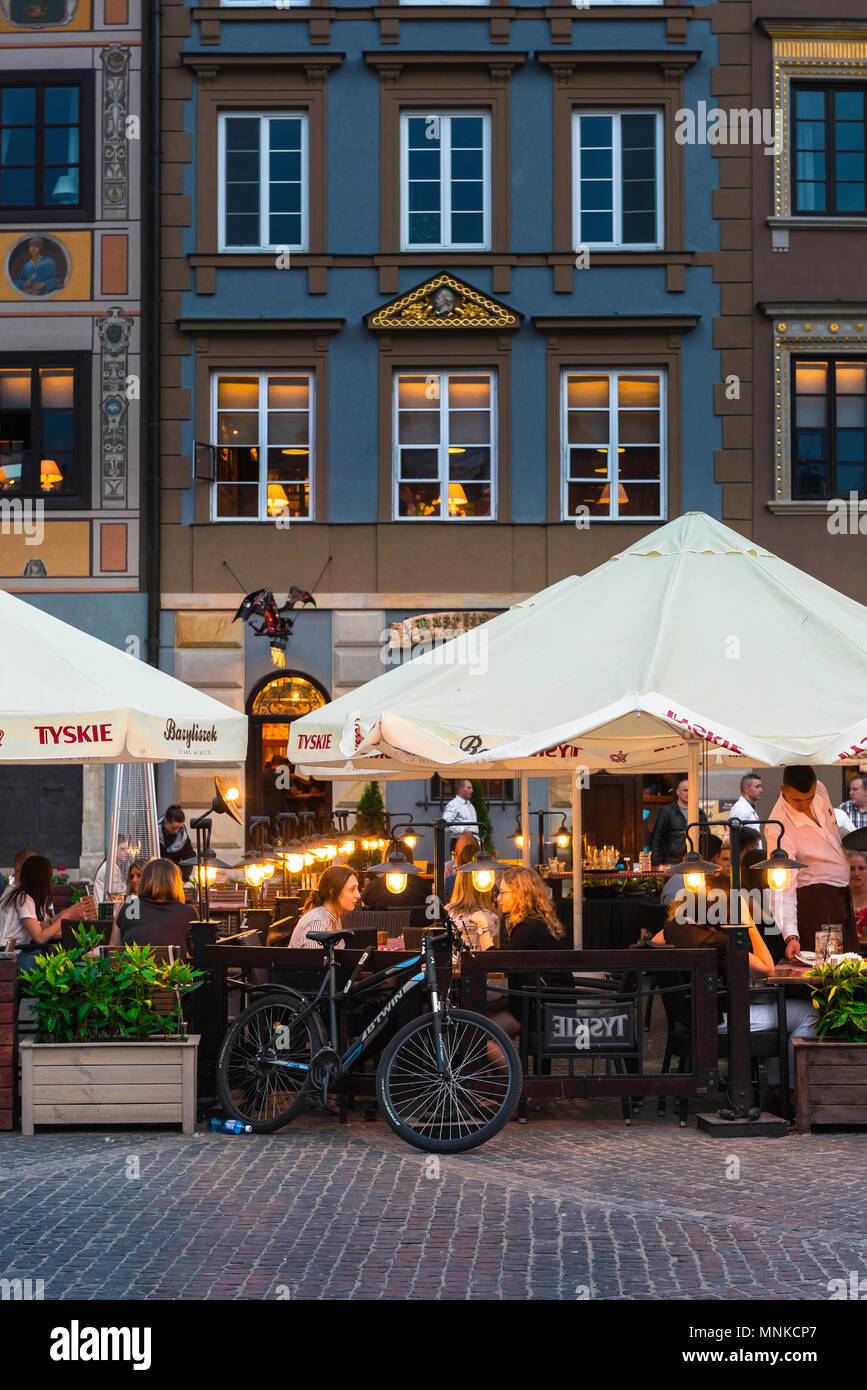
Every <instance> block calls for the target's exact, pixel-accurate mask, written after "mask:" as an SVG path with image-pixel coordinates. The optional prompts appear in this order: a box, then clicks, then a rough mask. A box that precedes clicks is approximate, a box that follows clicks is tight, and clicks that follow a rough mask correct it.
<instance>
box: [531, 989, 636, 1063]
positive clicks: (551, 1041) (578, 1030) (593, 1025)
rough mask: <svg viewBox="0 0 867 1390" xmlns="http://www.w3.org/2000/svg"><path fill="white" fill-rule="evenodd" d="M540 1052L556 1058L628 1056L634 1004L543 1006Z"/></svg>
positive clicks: (582, 1002)
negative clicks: (617, 1053) (542, 1041)
mask: <svg viewBox="0 0 867 1390" xmlns="http://www.w3.org/2000/svg"><path fill="white" fill-rule="evenodd" d="M543 1007H544V1015H545V1039H544V1044H543V1050H544V1051H545V1052H546V1053H551V1054H553V1055H555V1056H564V1055H569V1054H574V1053H575V1052H576V1051H578V1052H585V1053H587V1054H589V1055H590V1056H592V1055H593V1054H594V1053H611V1052H629V1051H632V1050H633V1049H634V1048H635V1026H634V1007H633V1001H632V1000H629V1001H624V1002H623V1003H618V1002H614V1003H612V1002H610V1001H607V1002H605V1003H601V1002H597V1001H596V1000H593V1001H585V1000H582V999H579V1000H577V1002H576V1001H574V1000H569V1001H568V1002H567V1001H566V1000H564V1001H563V1002H562V1003H545V1004H544V1006H543Z"/></svg>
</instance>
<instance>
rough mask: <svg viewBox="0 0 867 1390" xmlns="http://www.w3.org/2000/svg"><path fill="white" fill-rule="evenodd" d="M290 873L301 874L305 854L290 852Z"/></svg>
mask: <svg viewBox="0 0 867 1390" xmlns="http://www.w3.org/2000/svg"><path fill="white" fill-rule="evenodd" d="M287 863H288V868H289V872H290V874H300V872H301V870H302V869H303V868H304V855H303V854H290V855H289V859H288V861H287Z"/></svg>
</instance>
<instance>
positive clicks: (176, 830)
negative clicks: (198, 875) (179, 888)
mask: <svg viewBox="0 0 867 1390" xmlns="http://www.w3.org/2000/svg"><path fill="white" fill-rule="evenodd" d="M185 820H186V817H185V815H184V813H183V811H182V809H181V807H180V806H175V805H172V806H168V807H167V808H166V813H165V815H164V816H163V818H162V820H161V821H160V825H159V831H160V858H161V859H171V861H172V863H173V864H177V866H178V868H180V869H181V875H182V877H183V880H184V883H186V881H187V879H188V878H189V877H190V874H191V873H192V872H193V870H192V866H190V867H187V868H181V860H182V859H195V857H196V852H195V850H194V849H193V846H192V844H191V842H190V837H189V835H188V834H187V827H186V825H185V824H184V821H185Z"/></svg>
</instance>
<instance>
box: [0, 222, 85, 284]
mask: <svg viewBox="0 0 867 1390" xmlns="http://www.w3.org/2000/svg"><path fill="white" fill-rule="evenodd" d="M69 271H70V263H69V256H68V254H67V252H66V250H65V248H64V247H63V245H62V244H61V242H59V241H58V239H57V237H53V236H45V235H43V234H42V233H41V232H40V233H39V234H37V233H28V235H27V236H23V237H21V238H20V240H18V241H17V242H16V243H15V245H14V246H13V247H12V249H11V250H10V252H9V256H8V258H7V261H6V277H7V279H8V280H9V282H10V284H12V285H14V286H15V289H16V290H18V292H19V293H20V294H23V295H25V296H26V298H28V299H41V298H45V297H46V296H48V295H52V294H56V293H57V291H58V290H62V289H63V286H64V285H65V284H66V282H67V280H68V278H69Z"/></svg>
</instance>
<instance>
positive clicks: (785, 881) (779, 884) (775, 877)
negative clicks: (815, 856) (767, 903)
mask: <svg viewBox="0 0 867 1390" xmlns="http://www.w3.org/2000/svg"><path fill="white" fill-rule="evenodd" d="M791 878H792V873H791V870H790V869H787V868H786V867H785V865H782V864H781V865H779V866H778V865H775V866H774V867H773V868H772V869H768V887H769V888H773V889H775V890H776V891H777V892H779V893H782V892H783V891H784V890H785V889H786V888H788V886H789V883H790V881H791Z"/></svg>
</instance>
